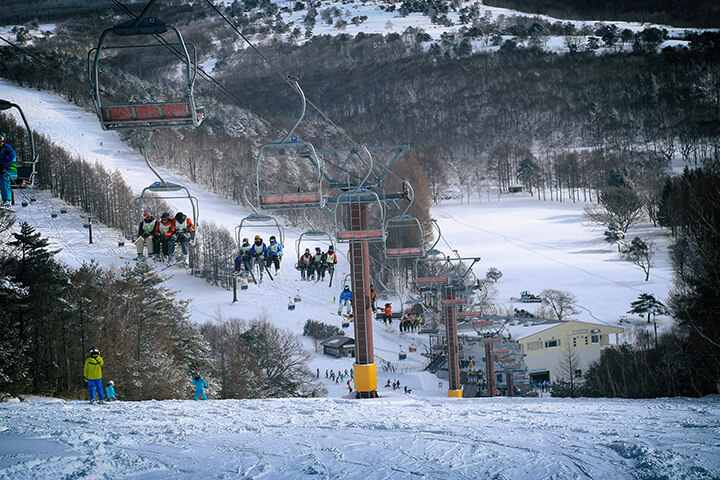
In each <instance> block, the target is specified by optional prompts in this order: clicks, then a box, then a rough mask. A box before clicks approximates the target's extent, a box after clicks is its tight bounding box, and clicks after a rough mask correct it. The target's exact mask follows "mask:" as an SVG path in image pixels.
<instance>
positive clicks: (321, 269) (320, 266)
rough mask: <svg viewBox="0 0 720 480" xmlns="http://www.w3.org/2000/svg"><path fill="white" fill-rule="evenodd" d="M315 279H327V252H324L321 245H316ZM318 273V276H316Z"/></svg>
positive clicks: (314, 259)
mask: <svg viewBox="0 0 720 480" xmlns="http://www.w3.org/2000/svg"><path fill="white" fill-rule="evenodd" d="M312 265H313V270H314V271H315V272H314V275H313V277H314V278H313V280H316V281H318V282H319V281H320V280H325V254H324V253H322V250H320V247H315V255H313V262H312ZM315 275H317V277H315Z"/></svg>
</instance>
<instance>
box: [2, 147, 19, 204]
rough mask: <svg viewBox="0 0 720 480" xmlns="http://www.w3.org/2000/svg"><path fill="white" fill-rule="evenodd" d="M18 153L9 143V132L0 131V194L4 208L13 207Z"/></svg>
mask: <svg viewBox="0 0 720 480" xmlns="http://www.w3.org/2000/svg"><path fill="white" fill-rule="evenodd" d="M17 176H18V175H17V154H16V153H15V150H13V148H12V147H11V146H10V144H9V143H7V134H6V133H0V195H1V196H2V208H11V206H10V201H11V200H12V187H11V183H10V182H11V180H13V179H15V178H17Z"/></svg>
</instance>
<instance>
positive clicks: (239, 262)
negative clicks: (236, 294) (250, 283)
mask: <svg viewBox="0 0 720 480" xmlns="http://www.w3.org/2000/svg"><path fill="white" fill-rule="evenodd" d="M251 259H252V256H251V254H250V241H249V240H248V239H247V238H243V240H242V245H240V246H239V247H238V256H237V257H235V273H236V274H240V273H242V272H243V271H244V272H245V274H246V275H248V274H249V273H250V269H251V268H252V265H251V264H250V260H251Z"/></svg>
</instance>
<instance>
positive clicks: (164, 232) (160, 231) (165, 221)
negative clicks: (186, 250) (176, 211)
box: [155, 212, 176, 262]
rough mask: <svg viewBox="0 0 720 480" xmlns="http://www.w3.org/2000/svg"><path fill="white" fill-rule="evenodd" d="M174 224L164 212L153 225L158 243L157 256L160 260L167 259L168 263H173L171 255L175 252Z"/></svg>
mask: <svg viewBox="0 0 720 480" xmlns="http://www.w3.org/2000/svg"><path fill="white" fill-rule="evenodd" d="M174 234H175V222H174V221H173V219H172V218H170V214H169V213H167V212H164V213H163V214H162V216H161V217H160V221H159V222H157V224H156V225H155V237H156V238H157V242H158V255H157V257H160V260H162V256H163V255H164V256H165V257H167V259H168V261H169V262H172V261H173V253H174V252H175V238H176V237H174V236H173V235H174Z"/></svg>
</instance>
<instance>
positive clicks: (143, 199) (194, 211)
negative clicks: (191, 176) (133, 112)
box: [135, 132, 199, 228]
mask: <svg viewBox="0 0 720 480" xmlns="http://www.w3.org/2000/svg"><path fill="white" fill-rule="evenodd" d="M153 133H154V132H150V135H149V136H148V139H147V141H146V142H145V150H144V152H143V156H144V158H145V164H147V166H148V168H149V169H150V171H151V172H152V173H154V174H155V176H156V177H157V178H158V181H157V182H153V183H152V184H150V185H148V186H147V187H145V188H143V190H142V192H140V196H139V197H138V198H136V199H135V202H136V203H137V210H138V218H139V220H138V221H139V222H140V221H142V218H143V216H142V212H143V210H144V209H145V208H146V205H145V204H147V202H148V201H152V200H187V202H188V203H189V204H190V215H188V217H189V218H190V220H191V221H192V223H193V225H195V228H197V225H198V216H199V213H198V212H199V208H198V200H197V198H196V197H194V196H192V195H191V194H190V191H189V190H188V189H187V187H184V186H183V185H180V184H177V183H172V182H166V181H165V180H164V179H163V178H162V177H161V176H160V174H159V173H158V172H157V170H155V168H153V166H152V164H151V163H150V159H149V158H148V146H149V145H150V141H151V140H152V137H153Z"/></svg>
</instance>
